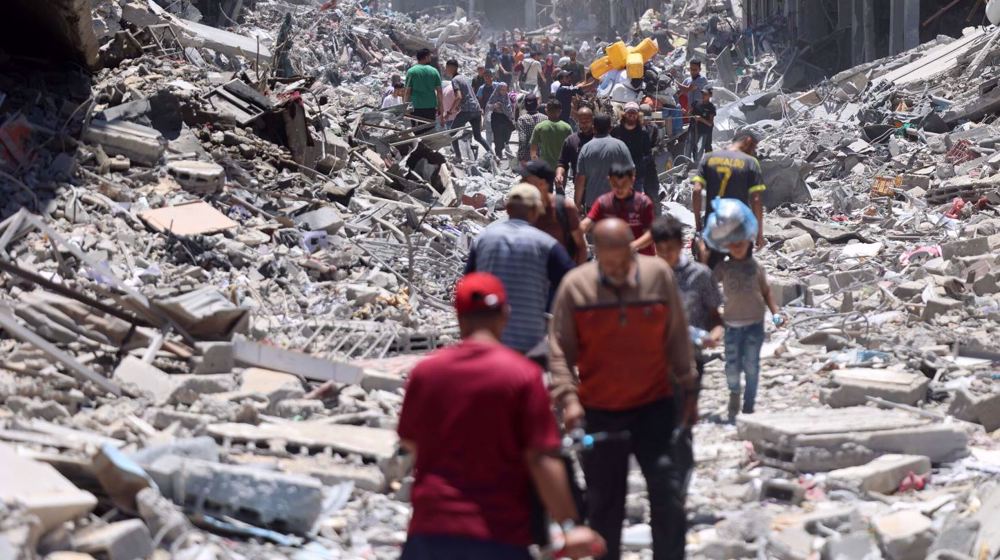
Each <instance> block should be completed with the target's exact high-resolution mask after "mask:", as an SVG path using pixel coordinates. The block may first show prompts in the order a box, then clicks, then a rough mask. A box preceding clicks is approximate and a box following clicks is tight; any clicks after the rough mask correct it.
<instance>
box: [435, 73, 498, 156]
mask: <svg viewBox="0 0 1000 560" xmlns="http://www.w3.org/2000/svg"><path fill="white" fill-rule="evenodd" d="M444 72H445V75H446V76H447V77H448V78H449V79H450V80H451V89H452V91H454V92H455V105H456V106H457V107H458V114H457V115H456V116H455V120H454V122H452V124H451V128H453V129H455V128H462V127H463V126H465V124H466V123H468V124H469V125H471V126H472V139H473V140H475V141H476V142H478V143H479V145H480V146H482V147H483V149H485V150H486V153H490V145H489V143H487V142H486V139H485V138H483V112H482V110H480V108H479V100H477V99H476V95H475V93H473V91H474V90H473V89H472V84H471V83H469V79H468V78H466V77H465V76H462V75H460V74H459V73H458V61H457V60H449V61H448V63H447V64H445V70H444ZM448 109H451V107H448ZM451 149H452V150H454V151H455V160H456V161H458V162H459V163H461V161H462V150H461V149H459V146H458V140H457V139H456V140H454V141H453V142H452V143H451Z"/></svg>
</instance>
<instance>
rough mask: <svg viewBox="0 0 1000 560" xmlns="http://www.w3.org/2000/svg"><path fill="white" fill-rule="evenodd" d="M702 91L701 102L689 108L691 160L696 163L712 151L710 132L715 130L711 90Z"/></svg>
mask: <svg viewBox="0 0 1000 560" xmlns="http://www.w3.org/2000/svg"><path fill="white" fill-rule="evenodd" d="M701 91H702V95H701V101H699V102H695V104H694V105H693V106H692V107H691V119H692V120H693V122H692V123H691V127H690V128H689V132H688V134H690V135H691V137H690V144H689V145H690V149H691V159H692V160H694V161H698V160H699V159H700V158H701V156H702V155H704V154H706V153H708V152H711V151H712V131H713V130H714V129H715V105H714V104H713V103H712V88H705V89H703V90H701Z"/></svg>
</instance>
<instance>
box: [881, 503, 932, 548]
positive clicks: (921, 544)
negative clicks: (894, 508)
mask: <svg viewBox="0 0 1000 560" xmlns="http://www.w3.org/2000/svg"><path fill="white" fill-rule="evenodd" d="M874 527H875V534H876V536H877V537H878V541H879V545H880V546H881V548H882V552H883V553H885V555H886V557H887V558H888V559H889V560H923V559H924V558H925V557H926V556H927V550H928V549H929V548H930V546H931V543H932V542H933V541H934V530H933V529H932V528H931V520H930V519H929V518H928V517H927V516H925V515H923V514H921V513H920V512H918V511H916V510H903V511H898V512H895V513H889V514H886V515H882V516H880V517H876V518H875V520H874Z"/></svg>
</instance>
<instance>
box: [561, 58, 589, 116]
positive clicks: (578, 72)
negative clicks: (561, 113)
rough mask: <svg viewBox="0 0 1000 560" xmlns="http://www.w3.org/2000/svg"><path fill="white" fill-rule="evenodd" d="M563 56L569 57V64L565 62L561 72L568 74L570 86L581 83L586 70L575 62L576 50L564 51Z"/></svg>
mask: <svg viewBox="0 0 1000 560" xmlns="http://www.w3.org/2000/svg"><path fill="white" fill-rule="evenodd" d="M565 54H566V56H568V57H569V62H567V63H566V64H565V65H564V66H563V70H565V71H566V72H569V77H570V80H569V83H571V84H578V83H580V82H582V81H583V78H584V76H586V74H587V70H586V68H584V66H583V64H580V63H579V62H577V60H576V50H574V49H566V51H565ZM563 120H565V119H563Z"/></svg>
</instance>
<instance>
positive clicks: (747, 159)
mask: <svg viewBox="0 0 1000 560" xmlns="http://www.w3.org/2000/svg"><path fill="white" fill-rule="evenodd" d="M759 142H760V133H759V132H757V131H756V130H754V129H750V128H747V129H743V130H740V131H738V132H737V133H736V136H734V137H733V141H732V143H731V144H730V145H729V147H728V148H726V149H724V150H716V151H714V152H710V153H707V154H705V155H704V156H702V158H701V163H700V164H699V165H698V174H697V175H696V176H695V177H694V178H693V179H692V180H691V182H692V191H691V211H692V212H694V223H695V234H696V238H698V239H700V238H701V230H702V227H703V226H704V224H705V223H706V222H707V221H708V217H709V216H710V215H711V214H712V204H711V201H712V200H714V199H715V198H716V197H719V198H735V199H737V200H739V201H741V202H743V204H746V205H747V206H749V207H750V208H751V209H752V210H753V213H754V215H755V216H757V228H758V229H757V248H758V249H762V248H763V247H764V200H763V198H762V194H763V192H764V190H765V189H767V187H766V186H765V185H764V174H763V173H762V172H761V169H760V162H759V161H757V158H756V157H754V156H755V155H756V154H757V144H758V143H759ZM692 250H694V251H695V258H697V259H698V260H699V261H700V262H703V263H705V264H707V265H708V266H709V267H710V268H712V269H714V268H715V267H716V266H718V265H719V263H721V262H722V261H723V260H724V259H725V258H726V254H725V253H720V252H718V251H712V250H711V249H708V248H706V247H705V246H704V244H702V243H695V244H693V245H692ZM751 253H752V247H751Z"/></svg>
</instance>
